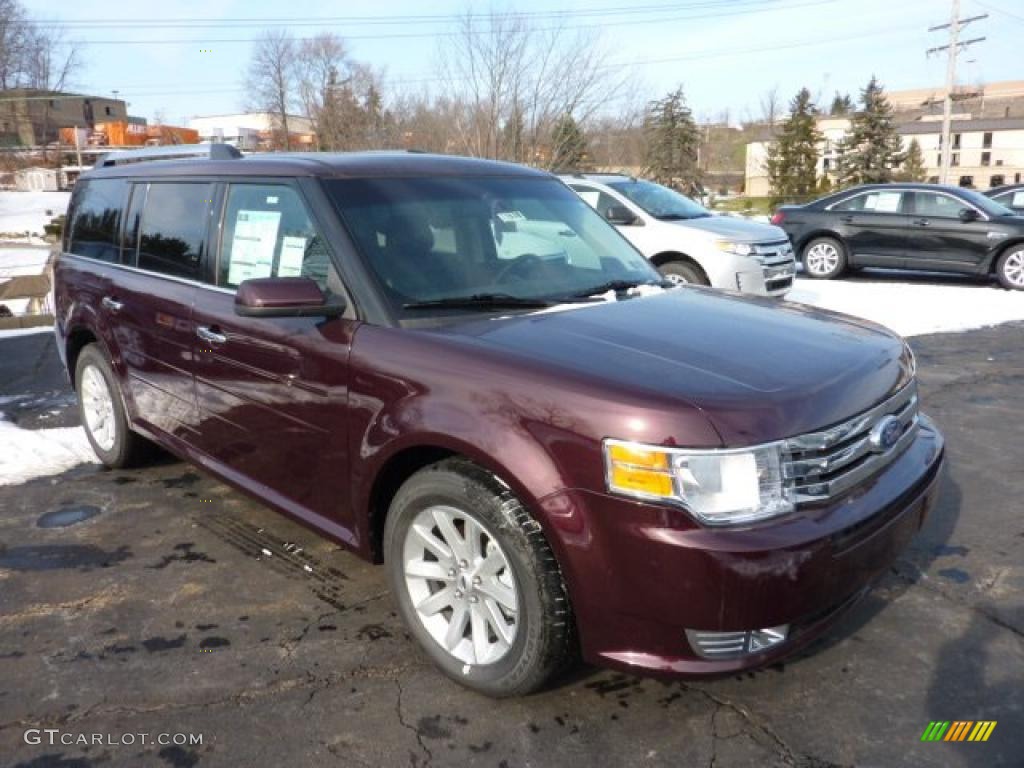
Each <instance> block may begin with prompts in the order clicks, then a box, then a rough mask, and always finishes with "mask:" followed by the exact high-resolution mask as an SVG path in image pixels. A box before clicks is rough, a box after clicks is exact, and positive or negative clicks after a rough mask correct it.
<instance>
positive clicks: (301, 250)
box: [218, 184, 331, 290]
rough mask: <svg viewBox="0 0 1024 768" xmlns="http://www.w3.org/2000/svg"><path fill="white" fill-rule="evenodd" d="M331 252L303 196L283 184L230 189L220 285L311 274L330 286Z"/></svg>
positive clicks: (319, 283) (321, 282) (320, 283)
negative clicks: (310, 215) (263, 278)
mask: <svg viewBox="0 0 1024 768" xmlns="http://www.w3.org/2000/svg"><path fill="white" fill-rule="evenodd" d="M330 263H331V261H330V256H329V255H328V251H327V247H326V245H325V244H324V240H323V238H322V237H321V236H320V234H319V233H318V232H317V230H316V227H315V226H314V225H313V221H312V219H310V217H309V213H308V212H307V210H306V206H305V204H304V203H303V202H302V198H301V197H299V194H298V192H296V191H295V190H294V189H293V188H292V187H288V186H284V185H262V184H233V185H231V187H230V188H229V190H228V203H227V211H226V213H225V216H224V234H223V241H222V247H221V257H220V267H219V270H218V284H220V285H223V286H229V287H232V288H233V287H237V286H238V284H239V283H241V282H242V281H243V280H249V279H252V278H260V277H308V278H311V279H313V280H315V281H316V282H317V284H318V285H319V286H320V288H321V290H328V289H329V288H330V286H328V275H329V274H330V272H331V268H330Z"/></svg>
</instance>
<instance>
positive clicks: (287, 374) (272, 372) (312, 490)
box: [194, 180, 356, 537]
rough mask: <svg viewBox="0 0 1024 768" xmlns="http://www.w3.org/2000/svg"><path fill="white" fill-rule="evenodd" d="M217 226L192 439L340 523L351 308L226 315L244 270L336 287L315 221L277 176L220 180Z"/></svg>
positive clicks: (303, 507)
mask: <svg viewBox="0 0 1024 768" xmlns="http://www.w3.org/2000/svg"><path fill="white" fill-rule="evenodd" d="M218 230H219V248H218V253H217V258H216V260H215V261H214V263H211V269H210V272H209V274H208V281H209V284H208V285H207V286H205V287H203V288H200V289H198V292H197V296H196V302H195V311H194V322H195V337H194V349H195V357H196V362H195V366H194V370H195V374H196V396H197V401H198V408H199V417H200V422H199V436H198V441H197V445H198V447H199V448H200V450H201V451H202V452H203V453H204V454H205V455H207V456H208V457H209V458H210V459H212V460H213V461H214V462H215V463H216V464H217V465H218V469H219V470H220V471H222V472H224V473H225V474H227V475H228V476H229V477H231V478H232V479H234V480H236V481H237V482H239V483H241V484H243V485H245V486H248V487H250V488H254V489H255V490H256V491H257V492H258V493H259V495H261V496H263V497H264V498H268V499H269V500H271V501H272V502H275V503H277V504H278V505H279V506H282V507H284V508H285V509H288V510H290V511H291V512H292V513H293V514H297V515H298V516H300V517H304V516H308V514H309V513H314V514H316V515H318V516H320V517H322V518H326V519H327V520H328V521H331V520H333V521H334V522H335V523H338V522H340V523H342V525H344V526H345V527H346V528H347V527H349V526H350V521H346V520H345V515H346V513H347V509H348V504H347V498H348V496H347V494H348V482H347V477H348V455H347V450H346V445H347V441H346V436H347V422H346V409H347V401H348V358H349V350H350V347H351V342H352V336H353V333H354V332H355V328H356V321H355V319H354V316H346V317H336V318H331V319H324V318H319V317H302V318H285V317H277V318H275V317H266V318H256V317H242V316H240V315H238V314H236V313H235V292H236V289H237V287H238V285H239V284H240V283H241V282H242V281H244V280H247V279H250V278H259V277H310V278H312V279H314V280H315V281H316V282H317V283H318V285H319V286H320V287H321V289H322V290H323V291H324V292H325V293H326V294H333V295H336V296H344V289H343V288H342V286H341V283H340V280H339V278H338V275H337V271H336V269H335V267H334V265H333V263H332V257H331V254H330V252H329V248H328V244H327V242H326V241H325V239H324V238H323V237H322V236H321V234H320V233H321V232H322V231H323V230H322V228H321V227H320V226H318V225H317V223H316V222H315V219H314V217H313V215H312V214H311V213H310V208H309V206H308V205H307V203H306V199H305V197H304V195H303V193H302V190H301V189H300V187H299V185H297V184H294V183H287V182H282V181H277V180H268V181H252V182H249V181H242V182H231V183H229V184H227V185H226V186H225V188H224V190H223V205H222V216H221V220H220V224H219V226H218ZM348 304H349V307H350V314H351V306H352V304H351V302H350V301H348ZM318 522H319V523H320V524H324V523H323V521H318ZM327 526H328V528H329V527H330V524H329V522H328V523H327ZM336 532H337V533H338V535H341V536H343V537H344V536H345V534H344V532H343V531H341V530H337V531H336Z"/></svg>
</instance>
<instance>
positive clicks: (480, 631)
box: [402, 505, 519, 665]
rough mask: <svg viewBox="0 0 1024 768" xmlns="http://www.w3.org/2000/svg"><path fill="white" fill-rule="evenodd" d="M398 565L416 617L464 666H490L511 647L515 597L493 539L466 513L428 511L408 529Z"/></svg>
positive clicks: (502, 556) (434, 508)
mask: <svg viewBox="0 0 1024 768" xmlns="http://www.w3.org/2000/svg"><path fill="white" fill-rule="evenodd" d="M402 567H403V575H404V579H405V586H406V589H408V591H409V597H410V599H411V602H412V605H413V608H414V610H415V611H416V616H417V618H418V619H419V621H420V622H421V623H422V625H423V627H424V628H425V629H426V630H427V632H428V633H429V634H430V636H431V637H432V638H433V639H434V640H435V641H436V642H437V643H438V644H439V645H440V646H441V647H442V648H444V649H445V650H446V651H447V652H448V653H450V654H451V655H452V656H454V657H455V658H457V659H459V660H460V661H462V662H463V663H465V664H473V665H484V664H493V663H495V662H497V661H499V660H501V659H502V658H503V657H504V656H505V655H506V654H507V653H508V652H509V651H510V650H511V648H512V644H513V643H514V642H515V638H516V632H517V630H518V627H519V595H518V590H517V588H516V583H515V579H514V578H513V574H512V568H511V566H510V565H509V561H508V559H507V558H506V556H505V553H504V552H502V549H501V546H500V545H499V544H498V542H497V541H496V540H495V537H494V536H493V535H492V534H491V533H490V531H488V530H487V529H486V528H485V527H484V526H483V525H481V524H480V522H478V521H477V520H475V519H474V518H473V517H471V516H470V515H468V514H467V513H465V512H463V511H462V510H459V509H457V508H455V507H451V506H444V505H438V506H431V507H427V508H426V509H424V510H422V511H421V512H419V513H418V514H417V515H416V517H415V519H414V520H413V522H412V525H410V526H409V528H408V530H407V532H406V535H405V541H404V543H403V547H402Z"/></svg>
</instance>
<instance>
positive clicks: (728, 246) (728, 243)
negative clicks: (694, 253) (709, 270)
mask: <svg viewBox="0 0 1024 768" xmlns="http://www.w3.org/2000/svg"><path fill="white" fill-rule="evenodd" d="M715 246H716V247H717V248H718V250H720V251H725V252H726V253H731V254H733V255H734V256H752V255H753V254H754V246H752V245H750V244H749V243H734V242H733V241H732V240H716V241H715Z"/></svg>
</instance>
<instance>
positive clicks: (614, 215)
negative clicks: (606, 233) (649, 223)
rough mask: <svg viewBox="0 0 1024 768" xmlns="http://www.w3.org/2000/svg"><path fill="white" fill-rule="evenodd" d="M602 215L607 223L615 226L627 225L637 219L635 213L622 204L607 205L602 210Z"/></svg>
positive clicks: (635, 221) (634, 222)
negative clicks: (606, 207)
mask: <svg viewBox="0 0 1024 768" xmlns="http://www.w3.org/2000/svg"><path fill="white" fill-rule="evenodd" d="M604 217H605V218H606V219H608V223H610V224H614V225H615V226H617V227H628V226H630V225H632V224H636V223H637V221H639V218H638V217H637V215H636V214H635V213H633V212H632V211H631V210H629V208H627V207H626V206H624V205H610V206H608V210H606V211H605V212H604Z"/></svg>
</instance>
